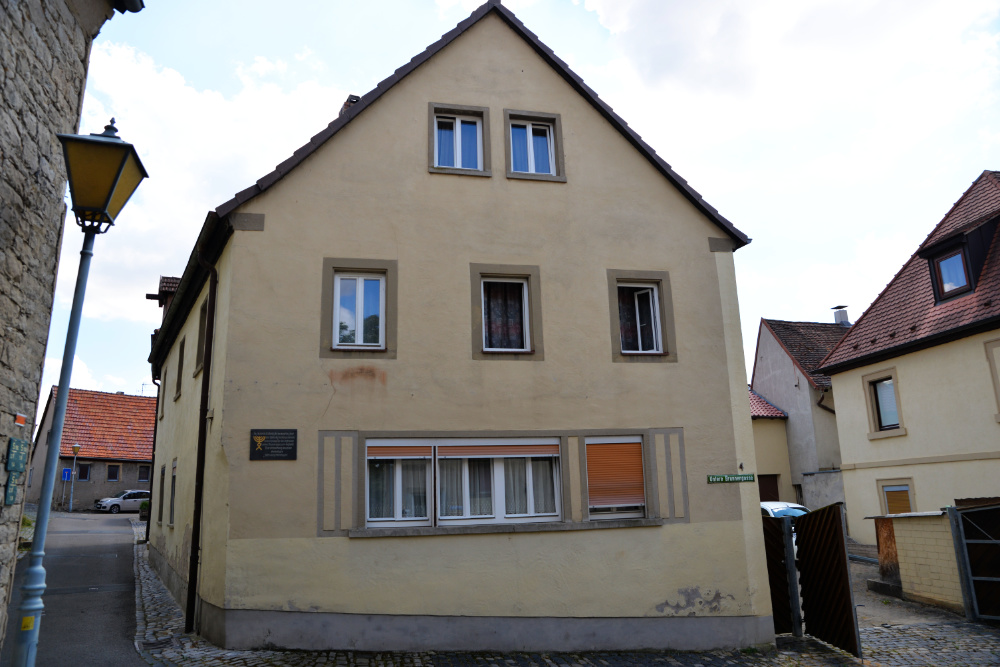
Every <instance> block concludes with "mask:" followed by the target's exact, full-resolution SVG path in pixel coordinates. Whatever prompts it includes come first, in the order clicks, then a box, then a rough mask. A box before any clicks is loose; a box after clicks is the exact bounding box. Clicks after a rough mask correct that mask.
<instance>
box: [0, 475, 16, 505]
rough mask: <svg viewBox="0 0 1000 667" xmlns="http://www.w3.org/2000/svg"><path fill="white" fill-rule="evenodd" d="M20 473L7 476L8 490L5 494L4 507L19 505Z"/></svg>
mask: <svg viewBox="0 0 1000 667" xmlns="http://www.w3.org/2000/svg"><path fill="white" fill-rule="evenodd" d="M18 477H19V473H16V472H12V473H10V474H9V475H8V476H7V490H6V491H5V492H4V494H3V504H4V505H14V504H16V503H17V478H18Z"/></svg>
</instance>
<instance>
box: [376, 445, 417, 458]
mask: <svg viewBox="0 0 1000 667" xmlns="http://www.w3.org/2000/svg"><path fill="white" fill-rule="evenodd" d="M430 456H431V448H430V447H406V446H395V447H394V446H383V445H373V446H371V447H369V448H368V458H370V459H374V458H378V459H402V458H407V457H409V458H421V459H426V458H430Z"/></svg>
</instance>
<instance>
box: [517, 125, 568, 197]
mask: <svg viewBox="0 0 1000 667" xmlns="http://www.w3.org/2000/svg"><path fill="white" fill-rule="evenodd" d="M561 123H562V119H561V117H560V116H559V114H552V113H536V112H531V111H512V110H510V109H504V127H505V132H506V139H507V178H526V179H534V180H547V181H560V182H565V181H566V174H565V167H564V164H563V152H562V126H561Z"/></svg>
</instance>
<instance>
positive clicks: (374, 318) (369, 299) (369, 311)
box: [362, 278, 382, 345]
mask: <svg viewBox="0 0 1000 667" xmlns="http://www.w3.org/2000/svg"><path fill="white" fill-rule="evenodd" d="M364 283H365V286H364V324H363V332H362V338H363V340H362V342H363V343H365V344H366V345H378V344H379V342H381V341H380V337H379V326H380V324H381V317H380V315H381V313H380V312H379V309H380V305H381V295H382V290H381V286H382V281H380V280H379V279H378V278H374V279H372V278H365V281H364Z"/></svg>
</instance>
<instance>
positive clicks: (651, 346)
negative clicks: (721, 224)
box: [608, 269, 677, 362]
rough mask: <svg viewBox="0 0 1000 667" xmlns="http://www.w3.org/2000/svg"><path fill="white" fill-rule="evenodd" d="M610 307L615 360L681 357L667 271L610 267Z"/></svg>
mask: <svg viewBox="0 0 1000 667" xmlns="http://www.w3.org/2000/svg"><path fill="white" fill-rule="evenodd" d="M608 311H609V314H610V315H611V341H612V349H611V359H612V361H615V362H664V361H669V362H673V361H677V350H676V347H677V346H676V344H674V319H673V301H672V298H671V295H670V275H669V274H668V273H667V272H666V271H621V270H617V269H608Z"/></svg>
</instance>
